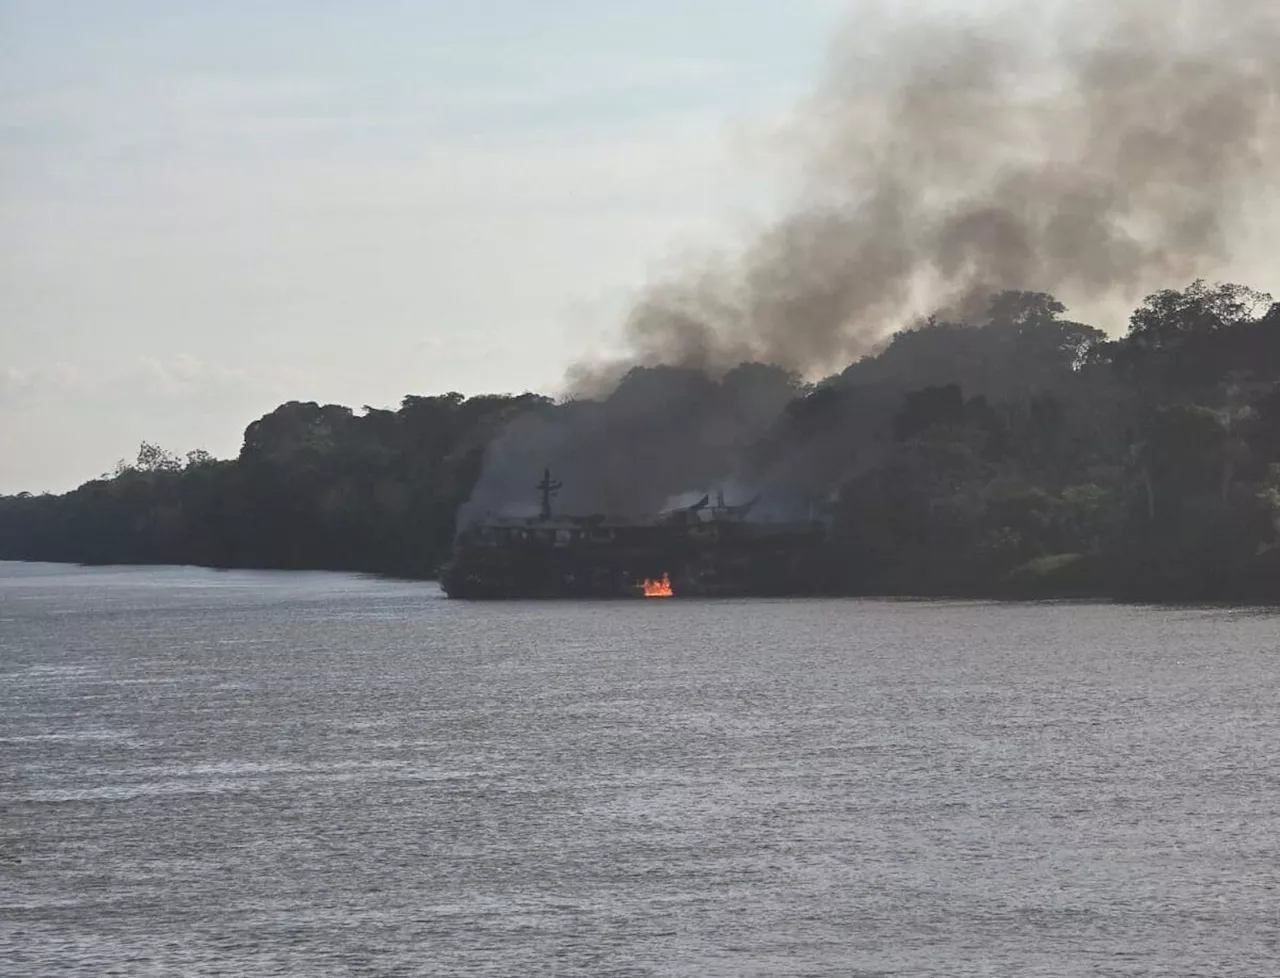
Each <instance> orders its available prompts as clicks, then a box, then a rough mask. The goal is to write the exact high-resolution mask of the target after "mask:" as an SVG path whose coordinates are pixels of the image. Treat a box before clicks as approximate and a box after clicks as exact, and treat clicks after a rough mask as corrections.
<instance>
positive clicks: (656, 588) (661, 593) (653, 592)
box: [641, 574, 676, 598]
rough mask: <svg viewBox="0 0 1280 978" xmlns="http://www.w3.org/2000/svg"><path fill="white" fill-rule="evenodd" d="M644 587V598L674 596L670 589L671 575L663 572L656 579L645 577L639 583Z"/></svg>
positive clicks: (674, 593)
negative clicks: (642, 581) (641, 582)
mask: <svg viewBox="0 0 1280 978" xmlns="http://www.w3.org/2000/svg"><path fill="white" fill-rule="evenodd" d="M641 587H642V588H644V596H645V597H646V598H674V597H675V596H676V592H675V591H673V590H672V589H671V575H670V574H663V575H662V577H660V578H659V579H658V580H656V581H651V580H649V579H648V578H646V579H645V581H644V583H643V584H642V585H641Z"/></svg>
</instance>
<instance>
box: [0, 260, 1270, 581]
mask: <svg viewBox="0 0 1280 978" xmlns="http://www.w3.org/2000/svg"><path fill="white" fill-rule="evenodd" d="M544 465H551V466H552V467H553V468H554V469H555V470H556V471H557V476H558V477H561V478H562V479H563V481H564V482H565V489H564V493H563V494H562V498H561V500H560V504H561V505H562V506H564V507H565V508H567V509H570V510H576V511H582V510H594V509H607V510H610V511H614V512H620V513H626V512H632V513H640V512H653V511H656V510H658V509H661V508H663V507H664V506H667V505H672V504H674V503H676V502H678V501H679V500H680V499H681V498H682V496H683V495H684V494H688V493H693V492H698V493H701V492H703V491H706V490H708V489H712V488H716V487H731V488H732V490H733V491H741V492H748V491H750V492H761V493H763V494H764V498H765V501H766V502H765V504H764V505H763V506H762V509H761V515H762V516H763V517H764V518H768V517H769V516H770V515H781V514H785V513H796V512H800V511H804V512H807V513H810V514H812V513H815V512H816V513H821V514H824V515H825V516H826V517H827V518H828V519H829V521H830V526H831V533H830V541H831V542H830V546H829V552H828V554H827V558H826V559H827V564H828V577H829V581H830V590H832V591H836V592H839V593H902V594H938V593H949V594H965V593H982V594H1028V595H1032V594H1063V595H1070V594H1109V595H1116V596H1121V597H1139V598H1148V597H1149V598H1171V599H1216V598H1232V599H1250V600H1252V599H1275V598H1278V597H1280V304H1276V303H1273V302H1272V300H1271V297H1270V296H1268V295H1265V294H1263V293H1259V292H1255V291H1253V290H1251V289H1248V288H1245V287H1243V286H1239V285H1232V284H1226V285H1216V286H1214V285H1209V284H1206V283H1204V282H1200V281H1197V282H1195V283H1193V284H1192V285H1191V286H1189V287H1188V288H1186V289H1183V290H1180V291H1177V290H1167V291H1163V292H1159V293H1157V294H1154V295H1152V296H1150V297H1148V298H1147V300H1146V301H1145V302H1144V303H1143V304H1142V306H1141V307H1140V308H1139V309H1137V310H1136V311H1135V312H1134V314H1133V316H1132V318H1131V320H1130V324H1129V329H1128V332H1127V334H1126V335H1124V336H1123V337H1121V338H1118V339H1114V340H1110V339H1108V338H1107V336H1106V335H1105V334H1104V333H1102V332H1101V331H1099V330H1097V329H1094V328H1092V327H1090V326H1088V325H1085V324H1082V323H1078V322H1074V321H1072V320H1071V319H1069V318H1066V310H1065V309H1064V308H1063V306H1062V304H1061V303H1059V302H1058V301H1057V300H1056V299H1054V298H1053V297H1052V296H1049V295H1045V294H1042V293H1027V292H1005V293H1001V294H998V295H996V296H994V297H993V298H992V300H991V301H990V303H989V304H988V306H987V309H986V311H985V312H984V313H983V314H982V315H979V316H975V317H972V321H967V322H949V321H939V320H930V321H928V322H926V323H923V324H921V325H919V326H918V327H916V328H914V329H909V330H905V331H903V332H900V333H898V334H897V335H895V336H893V337H892V339H891V340H890V341H889V342H887V343H886V344H884V345H883V346H882V348H881V349H880V350H879V351H878V352H877V353H875V354H874V355H869V356H866V357H863V358H862V359H860V360H858V361H857V362H856V363H853V364H852V365H850V366H849V367H848V368H847V369H845V370H844V371H843V372H841V373H839V374H838V375H835V376H833V377H830V378H828V379H827V380H825V381H822V382H821V383H818V384H804V383H802V382H801V381H800V380H799V379H798V378H797V377H796V376H794V375H793V374H791V373H789V372H788V371H786V370H783V369H781V368H779V367H773V366H769V365H763V364H744V365H742V366H739V367H737V368H735V369H733V370H730V371H728V372H727V373H724V374H722V375H720V376H712V375H709V374H707V373H704V372H702V371H701V370H698V369H694V368H691V367H642V368H636V369H635V370H633V371H632V372H631V373H630V374H628V375H627V376H625V377H624V378H623V380H622V381H621V383H620V384H619V385H618V386H617V387H616V389H614V390H613V391H612V393H611V394H609V395H608V396H607V397H603V398H600V399H598V400H579V401H570V402H566V403H556V402H553V401H552V400H551V399H549V398H546V397H540V396H537V395H533V394H523V395H519V396H509V395H486V396H478V397H470V398H466V397H463V396H462V395H460V394H456V393H450V394H444V395H440V396H435V397H419V396H410V397H406V398H405V399H404V400H403V401H402V402H401V404H400V407H399V408H398V409H397V410H394V411H391V410H380V409H374V408H366V409H365V410H364V411H363V412H362V413H356V412H353V411H352V410H350V409H349V408H346V407H340V406H336V405H319V404H315V403H299V402H290V403H287V404H284V405H281V406H280V407H279V408H277V409H276V410H275V411H273V412H271V413H270V414H268V415H266V416H265V417H263V418H261V419H259V420H257V421H255V422H253V423H252V424H251V425H249V427H248V428H247V429H246V431H245V436H244V444H243V447H242V449H241V451H240V454H239V456H238V457H237V458H235V459H232V460H226V461H224V460H218V459H214V458H211V457H210V456H209V455H207V454H206V453H204V452H199V451H194V452H190V453H188V454H187V455H185V456H182V457H179V456H177V455H174V454H172V453H169V452H166V451H165V450H163V449H161V448H159V447H157V446H154V445H150V444H144V445H143V446H142V448H141V450H140V451H139V453H138V457H137V459H136V460H135V461H134V462H132V463H128V464H126V463H121V464H120V465H119V466H118V467H117V469H116V471H115V472H114V473H111V474H109V475H105V476H103V477H101V478H98V479H94V480H91V481H89V482H87V483H85V484H84V485H82V486H81V487H79V488H78V489H76V490H74V491H72V492H69V493H66V494H63V495H40V496H33V495H28V494H19V495H17V496H6V497H0V557H3V558H7V559H20V560H56V561H77V562H85V563H107V562H111V563H157V562H164V563H193V564H202V565H207V566H213V567H278V568H324V569H346V570H360V571H371V572H382V573H388V574H396V575H405V576H420V577H429V576H431V575H432V574H433V573H434V572H435V570H436V568H437V567H438V566H439V565H440V563H441V562H442V561H443V560H444V559H445V558H446V556H447V554H448V551H449V548H450V545H451V542H452V539H453V536H454V533H455V529H456V527H457V521H458V519H459V518H460V516H461V518H462V519H466V518H469V517H471V516H473V515H476V514H478V513H480V512H484V511H486V510H502V511H507V512H522V511H527V510H528V508H529V507H530V506H532V505H533V504H534V502H535V500H534V493H533V490H532V487H533V484H534V483H535V482H536V481H537V478H538V476H539V474H540V473H541V470H542V468H543V466H544Z"/></svg>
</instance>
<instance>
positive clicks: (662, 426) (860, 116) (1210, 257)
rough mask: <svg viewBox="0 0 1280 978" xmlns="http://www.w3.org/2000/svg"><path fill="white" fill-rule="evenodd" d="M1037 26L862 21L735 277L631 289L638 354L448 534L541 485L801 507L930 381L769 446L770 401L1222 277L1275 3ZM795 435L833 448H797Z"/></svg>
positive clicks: (1276, 85)
mask: <svg viewBox="0 0 1280 978" xmlns="http://www.w3.org/2000/svg"><path fill="white" fill-rule="evenodd" d="M1024 6H1030V5H1024ZM1036 6H1037V9H1036V10H1034V11H1031V12H1028V11H1026V10H1025V9H1022V8H1014V10H1013V12H1008V11H1006V12H1003V13H999V14H995V13H987V14H985V15H980V16H969V17H967V18H966V19H955V17H956V15H954V14H951V15H949V16H951V17H952V19H950V20H943V19H939V18H938V17H936V16H935V17H931V18H928V19H926V20H922V19H921V14H920V13H919V8H918V7H915V8H914V13H913V14H911V15H909V17H908V19H902V18H901V17H899V18H898V19H897V20H894V18H893V16H891V14H890V13H889V12H888V11H891V10H892V5H889V4H886V3H884V2H883V0H881V2H879V3H877V4H870V3H867V4H861V5H859V7H858V8H857V10H856V11H855V17H854V19H853V20H852V22H851V24H850V27H849V29H848V31H847V32H846V33H845V34H844V35H843V36H841V37H840V38H839V39H838V40H837V43H836V44H835V46H834V49H833V54H832V58H831V63H830V67H829V69H828V73H827V76H826V77H825V79H824V80H823V82H822V84H821V85H820V86H819V89H818V91H817V93H816V94H815V95H814V96H813V98H812V99H810V100H809V101H808V102H807V103H806V105H805V106H803V107H802V109H801V111H800V112H799V113H798V116H797V118H796V120H795V122H794V124H793V125H792V126H790V127H789V128H788V130H787V136H788V147H789V151H791V150H794V151H795V153H794V155H795V157H796V158H797V159H798V162H799V175H800V178H801V179H800V186H799V189H798V191H797V193H796V194H795V196H794V198H793V206H792V207H790V208H789V209H788V210H787V211H786V212H785V213H784V215H783V216H782V217H781V218H780V219H778V220H777V221H775V222H774V223H773V224H771V225H769V226H767V227H765V228H764V229H763V230H762V231H761V232H760V233H759V234H758V235H757V236H756V237H755V238H754V239H753V240H751V241H749V242H747V243H746V244H745V245H744V246H743V247H742V249H741V250H740V252H738V253H736V254H727V255H721V256H718V257H717V258H716V259H715V260H714V261H709V262H707V263H706V264H705V265H704V266H701V267H697V266H695V267H690V268H688V269H687V270H685V271H684V272H683V273H681V274H678V275H676V276H675V277H671V278H668V279H666V280H663V281H659V282H657V283H655V284H654V285H652V286H651V287H650V288H649V289H647V291H646V292H645V293H644V294H643V296H642V298H641V300H640V301H639V302H638V303H637V304H636V305H635V307H634V309H633V310H632V312H631V314H630V316H629V319H628V322H627V323H626V339H627V345H628V347H629V351H630V352H629V354H628V355H627V356H625V357H624V358H623V359H622V360H620V361H617V362H614V363H593V362H585V363H582V364H579V365H578V366H577V367H575V368H573V369H571V371H570V376H569V386H570V388H571V389H572V390H573V391H574V392H575V393H576V394H578V395H586V396H590V397H594V398H599V400H592V401H581V402H578V403H571V404H568V405H563V406H560V407H556V408H550V409H547V410H545V411H542V412H540V413H538V414H535V415H530V416H527V417H524V418H521V419H519V420H517V421H516V422H515V423H514V424H513V425H512V426H511V427H510V428H509V429H508V430H507V431H505V432H504V433H503V435H502V436H501V437H500V438H498V439H497V440H496V441H495V442H494V444H493V445H491V447H490V450H489V452H488V455H487V457H486V462H485V471H484V475H483V478H482V480H481V483H480V485H479V486H478V487H477V490H476V494H475V495H474V496H473V499H472V501H471V504H470V505H469V506H468V507H467V508H466V509H465V510H464V513H463V514H461V515H462V519H463V520H464V521H465V518H466V517H467V516H469V515H476V514H478V513H480V512H484V511H490V510H506V511H508V512H511V511H513V510H514V509H518V508H519V507H520V506H521V505H524V506H530V505H532V501H533V491H532V485H533V482H534V481H535V480H536V479H537V477H538V475H539V474H540V473H541V471H542V467H543V465H546V464H550V465H551V466H552V468H553V469H554V470H555V471H556V472H557V473H559V474H561V475H563V477H564V481H565V491H564V494H563V496H562V498H561V500H560V501H559V503H560V505H561V506H563V507H564V509H565V511H570V512H572V511H591V510H596V509H605V510H614V511H619V512H640V511H648V512H652V511H653V510H654V509H656V508H659V507H660V506H662V505H663V502H664V500H666V501H669V500H671V499H673V498H675V497H676V496H677V494H679V493H682V492H685V491H694V492H697V493H701V492H702V491H703V490H704V489H707V488H711V487H714V486H716V485H717V484H719V485H724V484H725V483H729V484H736V485H738V486H739V487H743V488H744V489H745V490H747V491H755V490H761V489H762V490H765V491H766V493H770V492H774V493H775V494H776V495H784V496H785V495H788V494H790V495H791V496H792V497H793V498H798V499H800V500H801V501H802V502H803V501H805V500H808V501H812V500H813V499H815V498H818V497H819V496H820V495H821V494H822V493H823V492H825V491H826V490H828V489H829V488H830V486H831V485H832V484H833V483H837V482H838V481H839V479H840V478H842V477H843V475H842V473H843V474H846V475H847V470H848V465H849V464H851V463H850V461H849V459H850V457H851V456H850V453H851V451H852V450H853V448H854V447H856V452H855V453H854V454H855V455H857V454H860V457H862V458H866V457H867V452H868V450H873V446H871V447H870V448H869V442H868V437H869V436H868V435H866V432H869V431H871V430H873V428H874V425H873V423H872V419H875V418H880V419H881V420H883V416H884V415H885V412H886V411H891V410H892V409H893V405H895V404H896V403H897V401H898V400H899V399H900V397H901V391H898V390H897V388H896V386H895V385H896V384H897V382H898V381H899V380H901V381H904V382H905V381H906V380H907V379H908V378H912V377H915V378H917V380H918V379H919V377H921V376H927V375H929V373H930V370H931V369H932V368H929V369H925V368H926V367H928V364H923V365H919V366H920V369H916V366H917V365H915V364H913V363H912V362H904V360H906V361H910V360H911V357H912V356H914V354H912V353H911V352H910V351H911V350H916V349H918V344H912V343H905V344H901V345H900V347H899V348H898V349H897V350H896V351H895V355H894V357H892V358H890V360H891V362H888V361H886V363H885V364H883V365H882V366H883V368H884V369H885V370H888V369H892V370H893V371H896V374H895V376H894V377H891V378H884V377H881V378H879V379H880V381H881V382H883V383H887V384H888V386H887V387H884V388H883V389H881V390H880V392H879V393H876V392H875V391H874V390H872V389H868V390H867V391H863V392H861V393H859V394H858V396H857V397H856V398H853V399H852V400H849V399H846V401H842V402H841V403H842V404H845V406H844V407H836V408H832V409H831V410H827V409H826V408H823V406H822V402H821V400H819V401H818V402H816V403H815V404H814V405H810V406H808V407H806V410H807V411H816V412H817V414H816V415H815V417H813V418H808V416H807V415H805V416H800V417H796V418H791V419H790V420H789V421H788V423H787V424H785V425H783V426H782V427H781V428H778V426H777V424H775V422H777V421H778V420H779V418H780V414H779V412H780V410H781V408H782V405H784V404H785V403H786V402H787V401H788V399H789V398H790V397H791V396H792V395H793V394H794V393H795V388H794V387H793V386H792V380H791V379H789V378H793V377H794V376H800V377H805V378H809V379H812V378H815V377H817V376H819V375H821V374H822V373H825V372H829V371H831V370H832V369H838V368H839V367H843V366H845V365H846V364H848V363H849V362H850V361H851V360H855V359H857V358H859V357H864V356H865V355H866V354H868V353H869V352H871V351H873V350H876V349H877V348H878V347H880V346H881V345H882V344H883V341H884V340H885V339H886V338H887V337H888V335H889V334H890V333H891V332H893V331H894V330H896V329H899V328H901V327H903V326H907V325H910V324H912V323H913V322H917V321H919V320H920V319H921V318H923V317H925V316H928V315H932V314H937V315H938V316H940V317H941V318H943V319H947V320H952V321H956V322H969V323H974V322H983V321H984V319H983V317H984V316H985V315H986V310H987V308H988V304H989V300H990V298H991V296H992V295H993V294H996V293H1001V292H1004V291H1006V290H1014V291H1026V292H1035V293H1039V292H1044V293H1052V294H1054V295H1056V296H1059V297H1060V298H1062V299H1063V300H1065V301H1066V302H1067V303H1069V304H1070V305H1071V306H1072V307H1073V308H1076V309H1079V308H1080V307H1082V306H1083V307H1084V308H1085V309H1086V310H1087V311H1090V312H1093V313H1094V314H1097V313H1098V312H1106V311H1118V310H1119V309H1120V308H1126V309H1127V308H1132V306H1133V305H1134V304H1136V302H1137V301H1139V300H1140V299H1141V297H1142V296H1144V295H1146V294H1147V293H1149V292H1152V291H1155V290H1157V289H1160V288H1166V287H1171V286H1180V285H1183V284H1185V283H1186V282H1187V281H1189V280H1190V279H1192V278H1195V277H1198V276H1214V275H1219V274H1224V273H1225V274H1229V273H1231V272H1232V271H1233V264H1234V263H1235V262H1237V261H1238V260H1239V259H1241V258H1242V257H1244V256H1245V253H1246V252H1248V251H1249V250H1250V249H1256V248H1257V243H1256V242H1254V241H1251V240H1250V236H1249V232H1250V230H1251V228H1250V224H1251V222H1253V223H1259V222H1260V220H1261V221H1265V219H1266V217H1267V216H1268V215H1267V214H1266V213H1265V212H1266V209H1267V208H1268V207H1270V206H1271V205H1272V196H1273V192H1274V190H1275V189H1276V182H1277V180H1278V179H1280V2H1277V0H1075V2H1066V3H1061V4H1053V5H1048V4H1039V5H1036ZM911 18H914V19H911ZM746 363H755V364H770V365H774V367H775V368H781V369H777V371H776V373H770V372H769V371H768V370H767V369H764V368H759V369H752V370H746V369H743V370H737V369H735V368H737V366H738V365H739V364H746ZM869 363H870V361H864V364H869ZM873 366H874V365H873ZM945 366H946V367H947V371H946V373H947V375H948V377H950V378H951V379H959V380H965V377H964V376H963V372H958V366H957V365H956V364H947V365H945ZM658 367H660V368H661V369H658V370H652V369H648V370H646V369H637V368H658ZM999 369H1000V368H999V365H998V364H993V365H989V367H987V368H983V369H982V370H979V371H977V372H978V373H979V374H990V373H991V372H992V371H993V370H995V371H998V370H999ZM879 372H880V373H883V372H884V371H883V370H881V371H879ZM972 372H973V371H971V373H972ZM877 376H878V374H877ZM965 382H966V383H968V382H970V381H968V380H965ZM979 386H981V385H979ZM977 392H979V393H980V392H981V390H979V391H977ZM824 412H825V413H824ZM841 412H844V413H841ZM850 412H852V413H850ZM806 426H808V427H809V428H821V429H822V430H823V431H825V434H823V435H822V436H821V437H817V436H814V437H813V438H810V440H809V441H807V442H806V443H805V445H804V446H793V445H791V444H790V441H791V439H792V434H791V433H793V432H794V431H796V430H800V429H805V428H806ZM777 431H781V432H782V434H781V435H777V434H776V432H777ZM855 432H862V434H856V435H855ZM766 437H767V438H773V439H775V441H776V440H777V439H778V438H781V443H780V444H776V445H775V446H774V457H775V459H781V460H782V461H781V463H776V464H774V465H773V466H772V468H771V469H769V470H768V471H764V472H762V471H760V469H759V466H756V467H755V468H754V469H753V465H752V462H751V460H750V458H749V455H750V446H752V445H755V444H757V443H758V442H759V441H760V439H762V438H766ZM815 446H816V447H815ZM794 489H799V490H800V491H799V492H792V491H791V490H794Z"/></svg>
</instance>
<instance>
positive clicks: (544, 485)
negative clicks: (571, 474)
mask: <svg viewBox="0 0 1280 978" xmlns="http://www.w3.org/2000/svg"><path fill="white" fill-rule="evenodd" d="M563 486H564V483H563V482H560V481H559V480H556V481H552V479H551V468H550V467H547V468H545V469H543V470H542V481H541V482H539V483H538V484H537V485H536V486H534V488H535V489H537V490H538V493H539V494H540V496H541V497H542V512H541V514H540V516H541V518H542V519H544V520H549V519H551V497H552V496H554V495H555V494H556V493H557V492H559V491H560V489H561V487H563Z"/></svg>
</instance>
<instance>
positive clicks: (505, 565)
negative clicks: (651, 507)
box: [440, 470, 826, 599]
mask: <svg viewBox="0 0 1280 978" xmlns="http://www.w3.org/2000/svg"><path fill="white" fill-rule="evenodd" d="M560 487H561V484H560V483H559V482H557V481H554V480H553V479H552V478H551V473H550V471H549V470H548V471H545V472H544V473H543V478H542V481H541V482H540V483H538V485H537V487H536V488H537V490H538V492H539V494H540V498H541V511H540V513H539V515H538V516H536V517H511V516H491V517H487V518H482V519H478V520H475V521H474V522H472V523H470V524H469V525H467V526H466V527H464V528H462V530H461V531H460V532H459V534H458V538H457V540H456V542H455V545H454V551H453V554H452V556H451V557H450V559H449V562H448V563H447V564H446V565H445V566H444V567H443V568H442V569H441V573H440V584H441V587H443V588H444V591H445V593H446V594H448V595H449V597H451V598H466V599H483V598H493V599H501V598H589V597H599V598H615V597H631V596H636V597H646V598H667V597H690V596H712V595H718V596H747V595H761V596H763V595H788V594H810V593H813V591H814V585H815V581H816V579H817V578H816V576H815V571H816V570H817V565H818V563H819V554H820V551H821V548H822V545H823V543H824V541H825V538H826V527H825V524H824V523H822V522H821V521H819V520H805V521H793V522H780V521H765V520H760V519H751V518H750V516H751V512H752V510H753V508H754V507H755V505H756V503H757V502H758V500H759V497H757V498H756V499H753V500H750V501H749V502H747V503H745V504H741V505H736V506H730V505H727V504H726V503H725V501H724V497H723V495H721V494H717V499H716V501H715V503H714V504H713V503H712V501H711V499H710V497H709V495H708V496H703V497H702V498H701V499H700V500H698V501H697V502H696V503H694V504H693V505H692V506H688V507H683V508H680V509H674V510H670V511H668V512H664V513H659V514H656V515H654V516H652V517H648V518H639V519H637V518H624V517H610V516H606V515H603V514H593V515H584V516H569V515H561V514H556V513H553V512H552V508H551V500H552V497H553V496H554V495H555V493H556V491H557V490H558V489H560Z"/></svg>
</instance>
